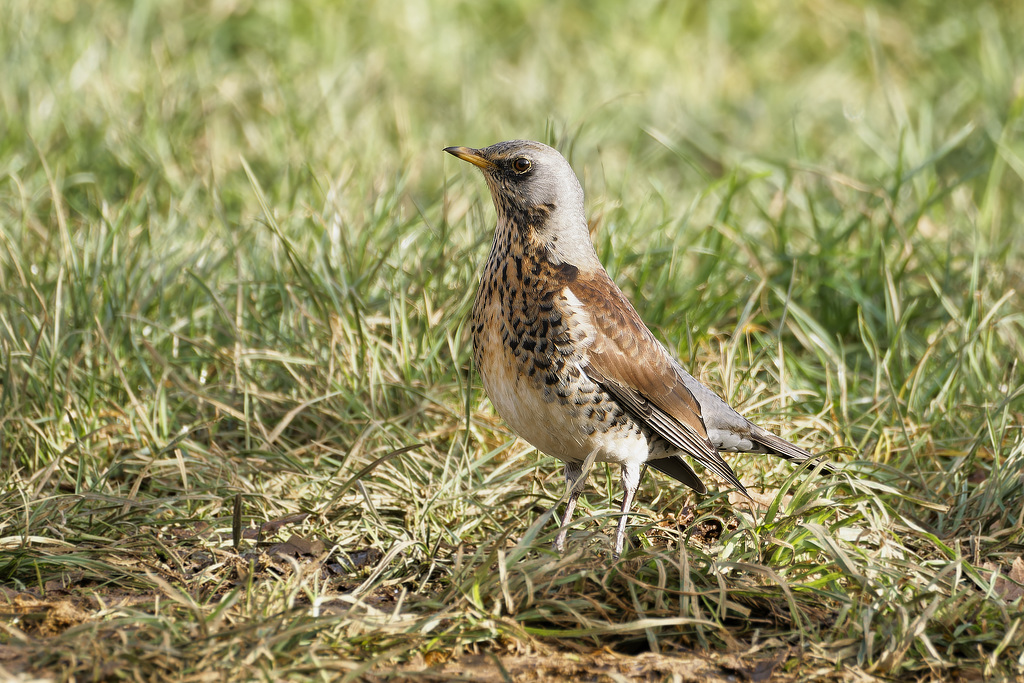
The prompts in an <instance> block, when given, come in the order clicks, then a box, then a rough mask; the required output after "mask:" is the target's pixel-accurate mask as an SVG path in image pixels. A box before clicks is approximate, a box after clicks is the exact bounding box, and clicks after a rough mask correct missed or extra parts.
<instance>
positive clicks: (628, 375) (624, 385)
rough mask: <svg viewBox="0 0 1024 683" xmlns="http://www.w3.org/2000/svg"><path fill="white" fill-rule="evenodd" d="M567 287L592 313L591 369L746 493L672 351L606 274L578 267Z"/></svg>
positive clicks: (638, 415) (657, 428) (633, 410)
mask: <svg viewBox="0 0 1024 683" xmlns="http://www.w3.org/2000/svg"><path fill="white" fill-rule="evenodd" d="M569 289H571V290H572V292H573V294H575V295H576V298H577V299H579V300H580V302H581V303H582V304H583V309H584V310H586V311H587V312H589V313H590V322H591V324H592V325H593V327H594V332H595V338H594V343H593V345H592V346H591V347H590V351H589V365H588V367H587V368H586V371H587V374H588V375H589V376H590V377H591V378H592V379H593V380H594V381H595V382H598V383H599V384H601V385H602V386H603V387H604V389H605V390H606V391H607V392H608V393H609V394H611V395H612V396H613V397H615V399H616V400H618V401H619V403H620V404H621V405H622V407H623V408H624V409H625V410H626V411H627V412H628V413H629V414H630V415H631V416H632V417H633V419H635V420H637V421H639V422H641V423H642V424H644V425H646V426H647V427H649V428H650V429H651V430H652V431H654V432H655V433H656V434H658V435H659V436H660V437H662V438H663V439H665V441H667V442H668V443H670V444H671V445H672V446H674V447H675V448H678V449H679V450H681V451H683V452H684V453H686V454H687V455H690V456H692V457H693V458H694V459H695V460H697V462H699V463H700V464H702V465H703V466H704V467H706V468H708V469H709V470H711V471H713V472H715V473H716V474H718V475H719V476H720V477H722V478H723V479H725V480H726V481H728V482H729V483H730V484H732V485H733V486H735V487H736V488H737V489H739V490H740V491H742V492H743V493H746V489H745V488H744V487H743V484H741V483H740V481H739V479H737V478H736V475H735V473H733V471H732V468H731V467H729V465H728V463H726V462H725V460H723V459H722V456H721V455H719V453H718V451H717V450H716V449H715V447H714V446H713V445H712V444H711V441H710V440H709V439H708V434H707V430H706V429H705V427H704V422H703V420H701V416H700V405H699V404H698V403H697V401H696V399H694V397H693V394H691V393H690V390H689V389H687V388H686V386H685V385H684V384H683V382H682V378H680V377H679V375H678V374H677V373H676V370H675V364H674V362H673V361H672V359H671V357H670V356H669V355H668V352H667V351H666V350H665V348H664V347H663V346H662V345H661V344H660V343H659V342H658V340H657V339H655V338H654V335H653V334H651V331H650V330H648V329H647V326H646V325H644V323H643V321H642V320H641V319H640V316H639V315H637V313H636V311H635V310H634V309H633V306H632V305H631V304H630V303H629V301H628V300H627V299H626V297H625V295H623V293H622V292H621V291H620V290H619V288H618V287H616V286H615V283H614V282H612V280H611V278H609V277H608V274H607V273H605V272H604V271H600V272H598V273H594V274H592V275H591V274H588V275H587V276H584V275H583V274H582V273H580V275H579V277H577V279H576V280H575V281H574V282H572V283H571V284H570V285H569ZM652 464H653V463H652ZM684 483H685V482H684ZM695 488H696V487H695ZM698 490H699V489H698Z"/></svg>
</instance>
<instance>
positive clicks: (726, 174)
mask: <svg viewBox="0 0 1024 683" xmlns="http://www.w3.org/2000/svg"><path fill="white" fill-rule="evenodd" d="M437 5H438V6H434V7H431V6H416V5H414V4H412V3H401V2H379V3H356V4H353V5H352V6H345V5H342V4H338V5H335V4H332V3H324V2H307V3H290V2H278V1H276V0H266V1H261V2H258V3H246V2H232V1H228V2H218V3H213V4H212V5H205V4H200V3H192V2H185V3H149V2H139V3H136V4H134V5H132V6H129V5H126V4H125V3H111V2H103V1H101V0H96V1H94V2H89V3H74V2H54V3H30V2H26V1H24V0H14V1H13V2H8V3H6V4H5V5H4V6H3V8H2V9H0V50H2V51H3V64H4V65H5V68H4V77H3V78H2V79H0V581H2V584H0V597H2V599H3V605H2V606H0V612H2V613H3V615H4V616H3V617H2V618H0V672H3V673H4V675H5V676H6V675H25V676H29V675H32V676H37V677H53V678H57V679H69V678H72V677H74V678H75V679H76V680H83V679H133V680H134V679H138V680H141V679H153V678H156V677H166V678H168V679H171V680H186V679H193V678H198V677H200V676H210V675H215V676H217V677H218V678H223V679H224V680H237V679H245V678H249V677H253V678H264V679H267V680H282V679H302V680H306V679H307V678H309V677H313V676H316V677H318V678H330V677H333V676H337V675H339V674H342V675H344V676H347V677H348V679H349V680H355V679H360V678H369V679H374V680H379V679H383V678H388V677H389V676H395V677H402V676H411V675H413V671H414V670H415V669H416V668H417V667H422V666H424V665H430V666H431V667H433V671H434V673H433V674H432V675H433V676H435V678H434V679H430V678H425V679H424V680H440V679H447V678H452V677H455V676H456V674H457V671H458V670H461V671H462V672H473V671H475V670H477V669H479V672H483V671H484V670H486V671H487V672H489V673H488V675H492V676H495V678H494V680H502V678H501V676H502V675H504V676H511V675H514V674H516V670H515V668H514V666H513V664H514V663H515V662H520V661H521V658H522V657H524V656H530V657H536V662H535V663H533V664H530V665H529V666H530V670H532V672H533V673H534V674H538V673H539V674H541V675H549V676H550V677H552V679H553V680H557V679H559V677H560V676H561V677H564V676H567V675H568V674H565V673H564V672H565V671H567V670H566V669H561V671H562V672H563V673H562V674H561V675H560V674H558V671H559V670H560V669H558V668H557V667H558V666H563V665H564V666H570V664H571V665H572V666H577V667H583V668H582V669H579V670H578V671H577V672H576V673H577V674H579V675H583V674H582V673H581V672H586V671H587V670H586V666H587V662H588V661H596V660H594V659H592V658H594V657H598V655H597V654H594V653H593V652H594V650H596V649H597V648H603V647H607V648H610V649H611V650H614V651H616V652H620V653H624V654H636V653H639V652H652V653H656V654H658V655H659V656H660V659H656V660H652V659H637V660H636V661H637V662H650V661H658V662H661V663H660V664H657V665H652V667H653V668H650V669H649V670H648V675H649V676H650V677H651V678H650V679H651V680H682V679H681V678H679V676H681V675H682V674H679V672H678V671H677V672H676V674H672V673H665V672H666V671H670V670H669V669H664V668H663V669H658V668H657V667H658V666H663V667H669V666H675V665H676V664H678V663H679V662H681V661H684V660H686V659H687V657H689V658H690V659H693V653H695V652H699V653H703V654H702V656H707V657H710V658H711V659H710V661H712V662H715V663H716V666H719V667H720V668H719V669H718V670H719V671H720V672H729V671H741V670H743V667H755V666H762V667H768V669H767V670H769V671H770V670H774V671H775V673H776V675H778V676H780V677H786V678H789V679H792V680H797V679H804V680H820V679H822V678H833V679H853V678H856V677H861V678H863V677H865V676H877V677H881V678H890V679H893V680H912V679H918V680H923V679H944V678H950V677H952V678H960V679H962V680H977V679H980V678H983V677H984V678H988V679H1000V678H1006V679H1012V678H1014V677H1020V676H1024V624H1022V621H1024V604H1022V600H1021V597H1020V596H1021V591H1020V589H1019V586H1018V584H1019V583H1020V580H1021V579H1022V578H1024V560H1021V556H1022V554H1024V552H1022V551H1024V478H1022V472H1024V434H1022V425H1024V368H1022V367H1021V361H1022V359H1024V306H1022V305H1021V290H1022V289H1024V48H1022V47H1021V43H1020V40H1019V36H1020V35H1022V34H1024V10H1022V8H1021V7H1020V6H1019V3H1015V2H994V3H989V4H983V5H977V6H976V5H975V4H974V3H940V2H924V1H920V2H914V3H903V4H899V5H897V6H890V5H889V4H881V3H878V4H876V3H862V4H857V3H844V2H841V1H840V0H825V1H824V2H818V3H812V2H806V3H798V4H796V5H792V4H790V3H781V2H767V3H758V4H757V5H756V6H751V5H748V4H745V3H738V2H716V3H711V4H709V5H708V6H707V7H705V6H704V5H702V4H698V3H693V4H689V3H654V2H644V3H633V4H630V5H628V9H626V7H627V6H623V7H619V4H618V3H611V2H598V3H590V4H578V3H577V4H569V5H564V6H560V7H553V6H548V4H546V3H540V2H523V3H519V4H508V3H503V4H497V5H495V6H493V7H486V6H485V5H484V4H483V3H474V2H462V3H448V4H444V5H443V6H442V4H441V3H437ZM514 137H525V138H533V139H540V140H543V141H546V142H549V143H551V144H555V145H557V146H558V147H559V148H560V149H562V150H563V152H564V153H565V154H566V155H567V157H568V158H570V160H571V161H572V163H573V165H574V167H575V168H576V170H577V172H578V173H579V175H580V177H581V180H582V181H583V183H584V186H585V189H586V191H587V205H588V211H589V212H590V215H591V216H592V219H593V221H594V224H595V226H596V232H595V240H596V243H597V247H598V252H599V254H600V256H601V257H602V259H603V261H604V262H605V263H606V265H607V267H608V269H609V272H610V273H611V274H612V276H613V277H614V278H615V279H616V281H617V282H618V283H619V284H620V285H621V286H622V287H623V289H624V291H625V292H626V293H627V295H628V296H630V297H631V298H632V300H633V301H634V302H635V303H636V305H637V308H638V310H639V311H640V313H641V315H642V316H643V317H644V318H645V320H646V321H647V322H648V323H649V324H650V326H651V327H652V329H653V330H655V333H656V334H657V335H658V336H659V337H660V338H661V339H662V340H663V341H665V342H666V344H667V345H668V346H669V348H670V349H672V350H673V351H674V352H675V353H677V355H678V356H679V357H680V358H681V360H682V361H683V363H684V365H685V366H687V367H688V368H689V369H690V370H691V371H692V372H693V373H694V374H695V375H697V376H698V377H700V378H702V379H703V380H705V381H706V382H707V383H709V384H710V385H711V386H713V387H714V388H716V389H717V390H718V391H720V392H721V393H722V394H723V395H724V396H726V398H727V399H728V400H729V401H730V402H732V403H733V404H734V405H736V406H738V407H739V409H741V411H743V412H745V413H747V414H748V415H750V416H755V417H756V419H757V420H758V421H760V422H762V423H764V424H766V425H768V426H770V427H771V428H772V429H774V430H775V431H776V432H777V433H780V434H781V435H783V436H785V437H786V438H789V439H792V440H794V441H795V442H797V443H799V444H800V445H802V446H804V447H806V448H808V449H811V450H814V451H828V453H829V457H830V458H832V459H834V460H836V461H838V462H840V463H842V464H843V465H844V472H843V474H840V475H839V476H837V477H833V478H816V477H812V476H810V475H809V473H808V472H807V471H799V472H794V471H793V469H792V468H791V467H790V466H789V465H787V464H785V463H782V462H776V461H769V460H766V459H764V458H758V457H743V456H732V457H730V462H731V463H732V465H733V467H734V468H735V469H736V471H737V473H738V475H739V476H740V478H741V479H742V480H743V481H744V482H746V483H748V484H749V485H751V488H752V489H754V490H757V491H762V492H763V494H762V495H763V498H764V500H765V501H766V502H767V503H769V506H768V507H765V506H751V505H749V504H748V503H744V502H740V501H737V500H736V499H735V498H730V497H729V496H728V495H727V492H726V491H724V489H723V488H722V486H721V484H720V483H719V482H714V486H712V487H711V488H712V491H713V493H712V494H710V495H708V496H706V497H697V496H694V495H692V494H691V493H690V492H688V491H686V490H683V489H682V487H678V486H675V485H674V484H672V483H670V482H669V481H667V480H665V479H663V478H655V477H648V478H647V479H646V481H645V482H644V483H643V486H642V488H641V492H640V494H639V496H638V503H637V514H636V515H635V516H634V517H633V518H632V520H633V523H634V524H635V525H637V526H639V527H641V528H643V529H646V534H645V537H644V538H645V540H644V541H643V543H644V547H643V548H642V549H640V550H638V551H635V552H632V553H627V556H626V557H624V558H623V559H622V560H621V561H620V562H617V563H611V562H610V561H609V558H608V553H609V544H608V539H607V536H608V534H609V533H610V531H611V530H612V528H613V526H614V517H613V512H614V510H615V509H617V504H616V498H617V496H618V495H619V494H620V492H619V490H618V484H617V473H616V472H614V471H611V470H610V469H608V470H606V469H605V468H603V467H600V468H597V469H596V471H595V472H594V473H593V474H592V476H591V487H590V488H589V489H588V493H587V495H586V496H585V501H584V504H583V506H582V507H583V513H584V515H590V516H591V517H592V518H591V519H590V520H588V521H580V522H578V523H577V524H576V525H575V526H574V530H573V533H572V534H571V536H570V543H569V548H568V550H567V552H566V554H564V555H561V556H560V555H557V554H555V553H553V552H551V551H550V549H549V545H550V542H551V540H552V538H553V535H554V533H555V531H556V529H555V527H554V522H552V521H551V520H550V519H549V518H547V517H542V516H541V515H542V513H543V512H544V511H545V510H547V509H548V508H549V507H550V506H551V505H552V504H553V503H554V502H555V501H557V500H558V499H559V497H560V496H561V495H562V491H563V481H562V476H561V472H560V468H559V467H558V466H557V463H556V462H555V461H554V460H553V459H551V458H548V457H546V456H542V455H540V454H538V453H536V452H535V451H533V450H532V449H531V448H529V447H528V446H527V445H526V444H525V443H524V442H522V441H516V440H515V439H514V437H513V436H512V435H511V434H510V433H509V432H508V430H507V428H506V427H504V426H503V424H502V423H501V421H500V420H499V419H498V418H497V417H496V416H495V414H494V411H493V409H492V408H491V406H490V404H489V403H488V402H487V400H486V397H485V396H484V394H483V391H482V389H481V388H480V385H479V380H478V378H477V377H475V375H474V371H473V369H472V367H471V363H470V353H469V344H468V339H467V336H466V334H465V330H464V328H465V322H466V316H467V314H468V309H469V306H470V303H471V301H472V297H473V295H474V292H475V283H476V280H477V277H478V273H479V268H480V266H481V265H482V263H483V260H484V258H485V256H486V251H487V249H488V247H489V244H490V238H491V229H492V226H493V221H494V216H493V209H492V208H491V206H490V200H489V199H488V197H487V196H486V189H485V186H484V183H483V181H482V180H481V179H480V178H479V176H478V174H477V173H475V171H474V169H471V168H469V167H467V166H465V165H460V164H459V163H458V162H456V161H455V160H453V159H451V158H449V157H447V156H446V155H444V154H443V153H442V152H441V149H442V148H443V147H445V146H447V145H455V144H459V145H472V146H482V145H485V144H490V143H492V142H496V141H498V140H502V139H508V138H514ZM606 471H607V473H608V475H609V476H605V473H606ZM716 491H717V492H720V493H714V492H716ZM236 500H237V501H238V502H239V504H240V506H239V508H238V510H239V512H238V514H239V515H240V518H238V517H236V514H235V505H236ZM296 513H308V516H305V517H297V518H289V519H288V520H285V518H286V517H288V516H289V515H294V514H296ZM282 520H285V523H281V524H273V525H271V527H269V528H268V527H265V528H264V531H263V533H261V534H257V532H256V529H257V528H258V527H260V525H263V524H266V523H268V522H280V521H282ZM238 521H240V522H241V526H242V529H243V530H248V532H247V533H244V534H236V535H239V538H238V539H237V547H235V540H234V539H233V532H232V527H233V524H236V523H237V522H238ZM292 534H295V535H296V538H295V539H294V540H293V543H292V544H291V545H288V544H287V543H285V542H286V541H288V539H289V537H290V536H291V535H292ZM317 540H319V541H322V543H323V545H322V546H319V545H314V546H312V547H310V545H309V543H307V542H310V541H317ZM281 544H284V545H281ZM303 550H305V551H308V552H302V551H303ZM289 551H290V554H288V553H289ZM1015 563H1016V564H1015ZM1008 577H1014V578H1016V579H1017V581H1014V580H1012V579H1011V578H1008ZM581 653H583V654H581ZM585 653H591V654H585ZM474 655H485V657H484V659H482V660H481V659H479V658H476V659H474V658H473V656H474ZM517 657H518V658H520V659H516V658H517ZM581 657H582V659H581ZM481 661H483V662H484V664H480V662H481ZM615 661H617V662H619V663H620V665H621V666H625V664H622V662H626V661H627V660H626V659H620V660H615ZM630 661H632V660H630ZM730 662H731V663H730ZM444 666H447V667H448V668H442V667H444ZM642 666H647V664H642ZM595 671H596V670H595ZM510 672H511V673H510ZM606 673H607V672H606ZM589 674H590V675H595V676H596V675H597V673H595V672H594V671H590V672H589ZM480 675H481V676H482V675H483V673H480ZM574 675H575V674H574ZM673 675H675V676H676V678H675V679H674V678H673ZM722 675H723V676H724V675H726V674H725V673H722Z"/></svg>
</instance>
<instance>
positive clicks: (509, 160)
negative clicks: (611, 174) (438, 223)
mask: <svg viewBox="0 0 1024 683" xmlns="http://www.w3.org/2000/svg"><path fill="white" fill-rule="evenodd" d="M444 151H446V152H448V153H449V154H452V155H454V156H456V157H458V158H459V159H462V160H463V161H468V162H469V163H471V164H473V165H474V166H476V167H478V168H479V169H480V170H481V171H482V172H483V174H484V178H485V179H486V180H487V187H488V188H489V189H490V191H491V199H493V200H494V209H495V211H497V213H498V224H499V226H501V225H502V224H503V223H504V224H506V225H507V226H508V227H509V228H511V229H512V230H513V231H515V232H518V233H519V236H520V237H521V238H523V239H527V240H530V241H532V242H534V243H535V244H537V245H539V246H542V247H544V248H545V249H546V251H547V252H548V254H549V256H550V258H551V259H552V260H554V261H555V262H559V263H570V264H572V265H575V266H577V267H585V266H588V265H593V264H594V263H596V262H597V255H596V254H595V253H594V246H593V243H592V242H591V240H590V231H589V230H588V228H587V217H586V214H585V213H584V210H583V188H582V187H580V182H579V180H577V178H576V174H575V173H574V172H573V170H572V166H570V165H569V162H568V161H566V160H565V157H563V156H562V155H561V154H559V153H558V151H557V150H555V149H553V148H551V147H548V146H547V145H544V144H541V143H539V142H533V141H530V140H509V141H508V142H499V143H497V144H494V145H491V146H490V147H484V148H483V149H472V148H470V147H448V148H446V149H445V150H444ZM598 265H599V264H598Z"/></svg>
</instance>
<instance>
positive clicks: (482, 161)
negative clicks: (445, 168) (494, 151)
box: [444, 147, 494, 171]
mask: <svg viewBox="0 0 1024 683" xmlns="http://www.w3.org/2000/svg"><path fill="white" fill-rule="evenodd" d="M444 151H446V152H448V153H449V154H451V155H452V156H456V157H458V158H460V159H462V160H463V161H468V162H469V163H471V164H473V165H474V166H479V167H480V168H482V169H484V170H485V171H491V170H493V169H494V163H493V162H491V161H490V160H489V159H487V158H486V157H485V156H484V155H483V154H481V153H480V150H478V149H473V148H471V147H445V148H444Z"/></svg>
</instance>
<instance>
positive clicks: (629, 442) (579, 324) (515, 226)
mask: <svg viewBox="0 0 1024 683" xmlns="http://www.w3.org/2000/svg"><path fill="white" fill-rule="evenodd" d="M445 151H446V152H448V153H449V154H453V155H454V156H456V157H458V158H459V159H462V160H463V161H468V162H469V163H471V164H473V165H474V166H477V167H478V168H479V169H480V170H481V171H483V175H484V178H485V179H486V181H487V187H488V188H489V189H490V191H491V198H492V199H493V200H494V208H495V210H496V211H497V214H498V225H497V228H496V230H495V232H494V242H493V244H492V245H491V254H490V256H489V257H488V259H487V264H486V265H485V266H484V270H483V276H482V279H481V282H480V289H479V291H478V292H477V295H476V302H475V303H474V305H473V314H472V330H473V358H474V361H475V363H476V366H477V367H478V368H479V370H480V376H481V377H482V379H483V384H484V388H485V389H486V391H487V395H488V396H489V397H490V399H491V403H493V404H494V407H495V408H496V409H497V411H498V414H499V415H501V417H502V418H504V420H505V421H506V422H507V423H508V424H509V426H510V427H512V429H513V431H515V432H516V433H517V434H519V436H521V437H522V438H524V439H526V440H527V441H528V442H530V443H531V444H532V445H533V446H535V447H536V448H537V449H538V450H540V451H542V452H544V453H547V454H548V455H551V456H554V457H556V458H558V459H559V460H561V461H562V462H563V463H565V479H566V484H567V486H568V487H569V497H568V501H567V503H566V506H565V514H564V516H563V518H562V526H561V528H560V530H559V533H558V536H557V537H556V541H555V547H556V548H558V549H559V550H561V549H563V548H564V544H565V536H566V532H567V530H568V525H569V522H570V520H571V519H572V513H573V510H574V509H575V507H576V500H577V498H579V496H580V493H582V491H583V487H584V484H585V479H586V476H585V475H586V473H585V472H584V463H585V462H587V461H588V459H589V460H590V461H591V462H593V461H595V460H596V461H597V462H610V463H618V464H619V465H620V466H621V468H622V475H621V477H622V488H623V490H624V494H623V497H622V515H621V516H620V518H619V523H618V528H617V532H616V536H615V549H614V553H615V556H616V557H618V556H619V555H620V554H621V552H622V548H623V544H624V540H625V532H626V517H627V514H628V513H629V509H630V505H631V504H632V502H633V496H634V494H635V493H636V489H637V486H638V485H639V483H640V478H641V466H643V465H645V464H647V465H650V466H651V467H654V468H655V469H657V470H660V471H661V472H664V473H665V474H667V475H669V476H671V477H674V478H675V479H677V480H679V481H680V482H682V483H684V484H686V485H687V486H689V487H690V488H692V489H694V490H695V491H698V492H699V493H705V492H707V487H706V486H705V485H704V483H703V482H702V481H701V480H700V479H699V478H698V476H697V474H696V473H695V472H694V470H693V468H692V467H691V466H690V465H689V464H688V463H687V462H686V461H685V460H684V459H683V458H682V457H680V454H684V455H688V456H690V457H691V458H693V459H694V460H695V461H697V462H698V463H700V464H701V465H703V466H704V467H705V468H707V469H709V470H711V471H712V472H714V473H715V474H717V475H719V476H720V477H722V478H723V479H725V480H726V481H727V482H728V483H729V484H731V485H732V486H734V487H735V488H737V489H738V490H739V491H741V492H743V493H744V494H746V493H747V491H746V489H745V488H744V487H743V484H741V483H740V481H739V479H737V478H736V475H735V474H734V473H733V471H732V468H731V467H729V465H728V464H727V463H726V462H725V460H723V459H722V456H721V455H719V452H720V451H728V452H739V453H770V454H772V455H777V456H779V457H782V458H785V459H786V460H790V461H793V462H803V461H805V460H807V459H808V458H811V457H812V455H811V454H810V453H808V452H807V451H805V450H804V449H802V448H799V447H797V446H794V445H793V444H791V443H789V442H787V441H784V440H783V439H780V438H779V437H777V436H775V435H774V434H772V433H770V432H768V431H766V430H764V429H762V428H761V427H758V426H757V425H755V424H753V423H751V422H749V421H748V420H747V419H746V418H744V417H743V416H742V415H740V414H739V413H737V412H736V411H735V410H733V409H732V408H730V407H729V405H728V404H726V402H725V401H723V400H722V399H721V398H720V397H719V396H718V395H717V394H715V393H714V392H713V391H711V390H710V389H708V388H707V387H706V386H704V385H703V384H701V383H700V382H698V381H697V380H696V379H694V378H693V377H692V376H691V375H689V374H688V373H687V372H686V371H685V370H683V368H682V367H681V366H680V365H679V363H678V362H676V360H675V359H674V358H673V357H672V356H671V355H670V354H669V353H668V351H667V350H666V349H665V347H664V346H662V345H661V343H660V342H658V340H657V339H655V337H654V335H653V334H652V333H651V331H650V330H649V329H647V326H646V325H645V324H644V322H643V321H642V320H641V319H640V316H639V315H637V312H636V311H635V310H634V309H633V306H632V305H631V304H630V303H629V301H628V300H627V299H626V297H625V296H624V295H623V293H622V292H621V291H620V290H619V288H618V287H617V286H616V285H615V283H614V282H612V280H611V278H610V277H609V276H608V273H607V272H606V271H605V269H604V267H603V266H602V265H601V262H600V261H599V260H598V258H597V253H596V252H595V251H594V245H593V242H592V241H591V238H590V232H589V230H588V226H587V218H586V215H585V213H584V209H583V189H582V188H581V187H580V183H579V180H577V178H576V174H575V173H573V170H572V167H571V166H570V165H569V163H568V162H567V161H566V160H565V159H564V158H563V157H562V155H561V154H559V153H558V152H557V151H556V150H554V149H552V148H551V147H548V146H547V145H543V144H541V143H539V142H531V141H526V140H512V141H508V142H499V143H498V144H495V145H491V146H490V147H485V148H483V149H471V148H468V147H448V148H447V149H445ZM823 469H826V470H828V471H831V470H830V468H827V467H825V468H823Z"/></svg>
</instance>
